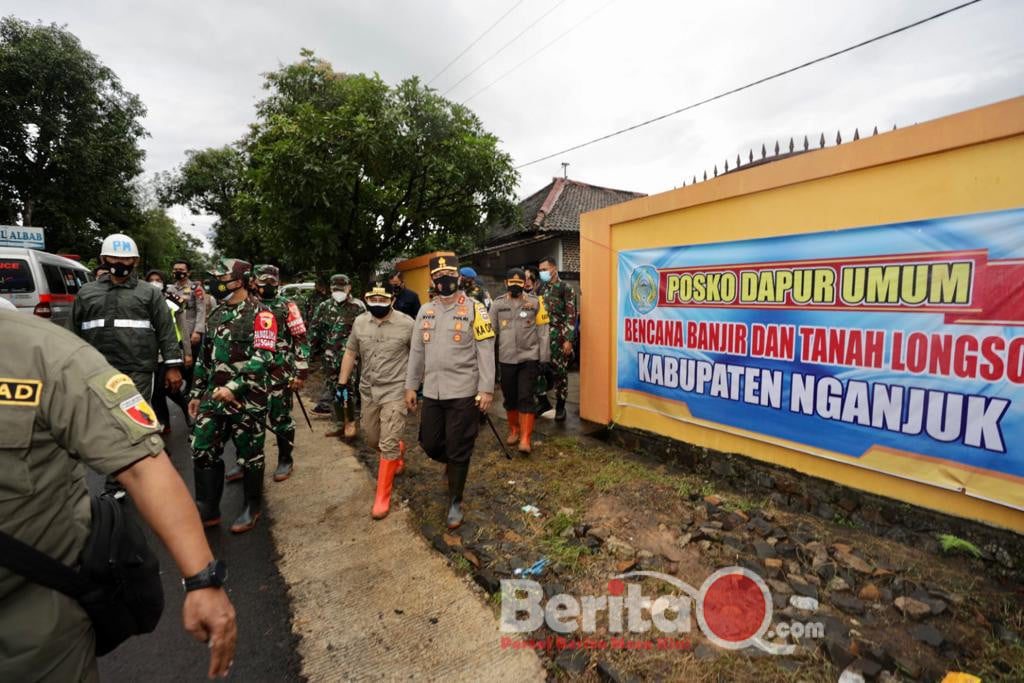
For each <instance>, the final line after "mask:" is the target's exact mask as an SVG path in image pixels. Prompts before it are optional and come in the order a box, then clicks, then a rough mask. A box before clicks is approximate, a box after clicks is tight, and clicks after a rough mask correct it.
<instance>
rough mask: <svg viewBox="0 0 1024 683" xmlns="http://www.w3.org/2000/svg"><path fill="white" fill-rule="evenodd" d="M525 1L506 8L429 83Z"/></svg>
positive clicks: (434, 79) (428, 83)
mask: <svg viewBox="0 0 1024 683" xmlns="http://www.w3.org/2000/svg"><path fill="white" fill-rule="evenodd" d="M524 1H525V0H519V2H517V3H516V4H514V5H512V6H511V7H510V8H508V10H506V11H505V13H504V14H502V15H501V16H500V17H498V20H497V21H495V22H494V23H493V24H491V25H490V26H488V27H487V30H485V31H484V32H483V33H481V34H480V35H478V36H477V37H476V40H474V41H473V42H472V43H470V44H469V45H467V46H466V49H465V50H463V51H462V52H460V53H459V54H457V55H455V58H454V59H452V61H450V62H448V63H447V64H445V65H444V68H443V69H441V70H440V71H438V72H437V73H436V74H434V77H433V78H431V79H430V80H429V81H427V85H430V84H431V83H433V82H434V81H436V80H437V79H438V77H439V76H440V75H441V74H443V73H444V72H445V71H447V70H448V68H449V67H451V65H452V64H454V63H455V62H457V61H459V59H461V58H462V56H463V55H464V54H466V53H467V52H469V51H470V50H471V49H472V48H473V46H474V45H476V44H477V43H479V42H480V40H481V39H482V38H483V37H484V36H486V35H487V34H488V33H490V32H491V31H492V30H493V29H494V27H495V26H497V25H498V24H500V23H501V22H502V21H503V20H504V19H505V17H507V16H508V15H510V14H512V11H513V10H514V9H515V8H516V7H519V6H520V5H521V4H523V2H524Z"/></svg>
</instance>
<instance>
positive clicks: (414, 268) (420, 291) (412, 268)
mask: <svg viewBox="0 0 1024 683" xmlns="http://www.w3.org/2000/svg"><path fill="white" fill-rule="evenodd" d="M435 256H455V252H453V251H432V252H430V253H429V254H423V255H422V256H416V257H415V258H411V259H406V260H405V261H399V262H398V263H396V264H395V270H397V271H399V272H400V273H401V274H402V278H403V279H404V280H405V286H406V287H408V288H409V290H410V291H413V292H416V294H417V295H418V296H419V297H420V303H421V304H425V303H427V301H429V300H430V297H429V296H428V295H427V290H428V288H429V287H430V266H429V264H430V259H432V258H434V257H435Z"/></svg>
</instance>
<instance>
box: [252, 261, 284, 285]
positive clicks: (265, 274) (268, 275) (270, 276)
mask: <svg viewBox="0 0 1024 683" xmlns="http://www.w3.org/2000/svg"><path fill="white" fill-rule="evenodd" d="M254 272H255V273H256V282H257V283H258V284H261V285H276V284H280V282H281V271H279V270H278V269H277V266H272V265H270V264H268V263H263V264H260V265H258V266H256V270H255V271H254Z"/></svg>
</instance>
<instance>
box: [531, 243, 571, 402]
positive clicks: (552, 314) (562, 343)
mask: <svg viewBox="0 0 1024 683" xmlns="http://www.w3.org/2000/svg"><path fill="white" fill-rule="evenodd" d="M539 270H540V279H541V283H542V289H541V296H542V297H543V299H544V307H545V308H546V309H547V311H548V316H549V318H550V319H551V324H550V328H549V329H550V335H551V370H552V375H553V380H554V382H553V383H554V389H555V419H556V420H564V419H565V399H566V397H567V396H568V395H569V361H570V360H571V359H572V355H573V340H574V339H575V338H576V292H574V291H573V289H572V287H570V286H569V285H568V284H566V283H565V282H564V281H562V280H561V279H559V277H558V268H557V266H556V264H555V259H553V258H551V257H550V256H547V257H545V258H544V259H542V260H541V262H540V269H539ZM550 389H551V387H550V386H546V387H545V388H544V391H543V395H542V398H541V397H538V398H539V399H540V400H539V402H540V406H539V408H538V413H540V412H544V411H545V410H550V409H551V403H550V402H549V401H548V397H547V392H548V390H550ZM545 404H546V405H547V407H546V408H544V405H545ZM542 408H543V409H544V410H541V409H542Z"/></svg>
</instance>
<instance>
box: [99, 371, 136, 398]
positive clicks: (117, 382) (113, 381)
mask: <svg viewBox="0 0 1024 683" xmlns="http://www.w3.org/2000/svg"><path fill="white" fill-rule="evenodd" d="M125 385H131V387H132V388H135V382H133V381H132V378H131V377H129V376H128V375H125V374H123V373H120V372H119V373H117V374H116V375H114V376H113V377H111V378H110V379H108V380H107V381H106V383H105V384H104V385H103V388H104V389H106V390H107V391H109V392H110V393H112V394H116V393H117V392H118V390H120V389H121V387H123V386H125Z"/></svg>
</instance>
